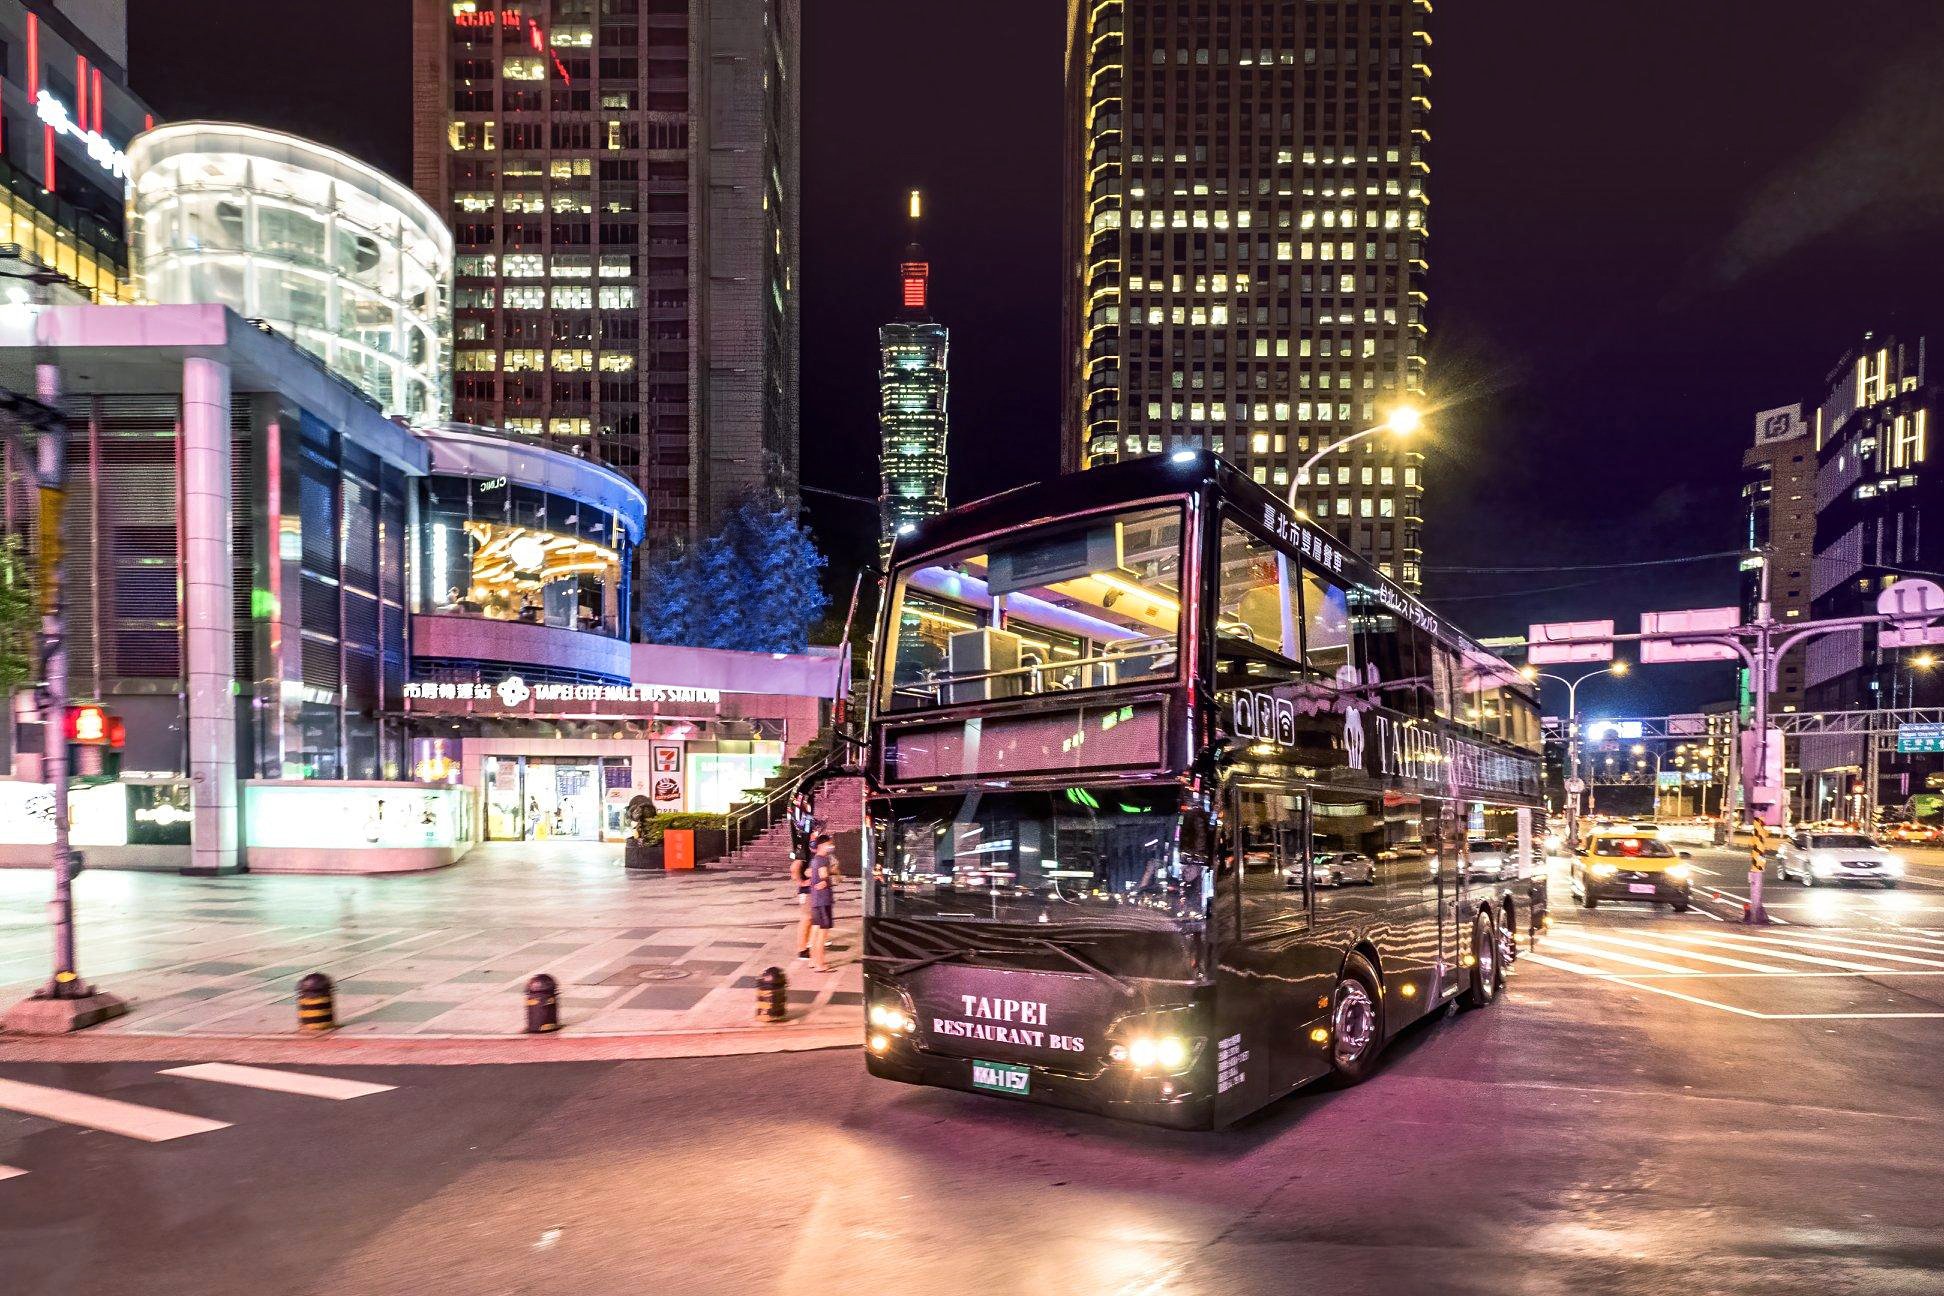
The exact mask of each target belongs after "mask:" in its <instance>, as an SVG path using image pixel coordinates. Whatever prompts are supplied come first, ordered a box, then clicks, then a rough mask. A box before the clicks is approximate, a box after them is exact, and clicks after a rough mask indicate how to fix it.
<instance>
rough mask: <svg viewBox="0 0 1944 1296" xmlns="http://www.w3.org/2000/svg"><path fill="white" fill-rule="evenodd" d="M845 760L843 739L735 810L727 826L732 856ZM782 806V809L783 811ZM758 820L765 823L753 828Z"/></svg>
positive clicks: (760, 834)
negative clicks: (807, 786)
mask: <svg viewBox="0 0 1944 1296" xmlns="http://www.w3.org/2000/svg"><path fill="white" fill-rule="evenodd" d="M842 757H843V744H842V741H841V739H840V740H838V741H836V742H833V744H832V745H831V749H830V750H829V751H828V752H825V753H824V754H823V756H821V757H820V758H818V759H817V760H816V761H814V762H812V763H811V764H810V765H808V766H806V767H805V768H803V769H802V770H799V771H798V772H797V773H796V774H794V775H792V776H791V777H790V779H789V780H788V781H787V782H784V783H781V784H779V785H777V786H776V787H773V788H771V789H770V790H769V791H768V792H767V793H765V794H764V795H763V798H762V799H761V800H760V801H757V802H754V803H753V804H751V805H747V806H744V807H743V808H742V809H741V810H732V811H731V812H730V813H729V821H728V823H727V824H725V825H724V830H725V832H726V833H727V835H728V842H727V845H728V852H729V855H730V856H732V857H733V856H734V855H735V854H736V852H737V851H740V850H741V849H742V848H743V847H744V846H745V845H747V844H749V843H750V842H752V841H754V840H756V838H758V837H760V836H762V835H763V834H764V833H766V832H768V831H769V830H770V829H771V828H772V827H774V826H775V825H776V821H777V819H778V818H779V817H780V815H783V814H788V813H789V806H790V802H791V801H792V800H794V799H795V797H796V794H797V792H798V791H800V790H801V789H802V787H803V784H804V782H805V781H806V780H808V779H810V778H812V777H813V776H816V775H819V774H822V773H824V772H825V771H827V770H829V769H830V768H831V766H833V765H835V764H837V763H839V762H840V761H841V759H842ZM778 807H781V809H780V810H779V808H778ZM758 818H760V819H761V823H760V824H755V826H754V827H753V829H752V826H751V825H752V823H753V822H754V821H755V820H757V819H758Z"/></svg>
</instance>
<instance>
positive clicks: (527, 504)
mask: <svg viewBox="0 0 1944 1296" xmlns="http://www.w3.org/2000/svg"><path fill="white" fill-rule="evenodd" d="M419 433H420V438H421V439H422V440H423V441H424V442H425V443H426V445H427V446H428V447H429V448H430V450H431V452H432V470H431V473H430V474H429V475H428V476H427V478H426V480H425V496H424V504H423V507H422V508H421V511H420V521H421V531H422V534H423V540H422V549H421V552H420V568H419V569H420V571H421V572H422V573H423V583H422V586H421V589H420V591H419V599H418V604H417V607H418V611H419V612H420V613H422V614H426V615H432V616H453V617H471V618H477V619H481V620H488V621H505V622H520V623H524V624H527V625H537V626H552V627H554V628H556V629H561V630H579V631H586V632H590V633H593V634H598V635H604V636H606V637H608V638H612V639H626V638H627V637H628V604H629V597H628V571H629V568H630V566H631V565H632V561H633V554H634V548H635V546H636V545H637V544H639V543H640V541H641V537H642V532H643V530H644V527H645V524H646V521H647V502H646V500H645V499H644V498H643V496H642V494H641V492H640V491H639V489H637V488H636V487H635V485H634V484H633V483H632V482H629V481H628V480H627V479H626V478H624V477H621V476H620V475H619V474H617V473H615V472H613V471H611V470H609V469H607V468H603V467H601V466H600V465H598V464H593V463H589V462H587V461H586V460H583V459H578V458H575V457H574V456H572V455H568V454H565V453H562V452H560V451H555V450H549V449H545V448H543V447H540V446H532V445H518V444H513V443H509V442H507V441H505V440H503V439H502V438H500V437H499V436H497V435H495V434H493V433H490V432H488V431H486V430H484V429H472V428H468V427H465V426H463V425H455V424H441V425H434V426H428V427H423V428H421V429H419Z"/></svg>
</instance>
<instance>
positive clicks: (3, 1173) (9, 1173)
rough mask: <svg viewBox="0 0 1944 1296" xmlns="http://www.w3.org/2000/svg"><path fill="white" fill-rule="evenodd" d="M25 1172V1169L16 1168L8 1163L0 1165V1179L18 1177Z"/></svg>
mask: <svg viewBox="0 0 1944 1296" xmlns="http://www.w3.org/2000/svg"><path fill="white" fill-rule="evenodd" d="M26 1173H27V1172H26V1171H25V1170H20V1169H16V1168H15V1167H13V1166H10V1165H0V1179H18V1178H20V1176H22V1175H24V1174H26Z"/></svg>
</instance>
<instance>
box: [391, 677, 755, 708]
mask: <svg viewBox="0 0 1944 1296" xmlns="http://www.w3.org/2000/svg"><path fill="white" fill-rule="evenodd" d="M405 702H406V706H407V708H408V709H410V710H413V711H421V712H447V713H453V712H456V713H462V714H480V713H484V714H488V715H522V716H546V715H613V716H642V715H660V714H677V715H682V714H696V713H697V712H696V710H695V709H696V708H709V709H713V708H715V707H718V706H720V705H721V704H722V691H721V690H720V689H712V688H696V687H693V686H691V685H686V684H554V683H531V684H530V683H528V682H527V681H526V680H524V679H522V678H521V677H520V676H518V675H507V676H505V677H503V678H501V679H498V680H494V681H490V682H489V681H486V680H459V681H452V680H436V681H435V680H423V681H419V680H415V681H413V682H411V683H409V684H407V685H405Z"/></svg>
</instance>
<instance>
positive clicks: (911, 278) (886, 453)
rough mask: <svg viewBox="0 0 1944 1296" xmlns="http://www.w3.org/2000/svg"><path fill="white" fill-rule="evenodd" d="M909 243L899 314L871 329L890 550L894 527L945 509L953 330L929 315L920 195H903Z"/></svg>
mask: <svg viewBox="0 0 1944 1296" xmlns="http://www.w3.org/2000/svg"><path fill="white" fill-rule="evenodd" d="M908 201H909V204H910V206H909V217H910V221H911V243H910V244H909V246H907V247H906V248H905V253H904V259H903V260H902V261H901V262H899V264H898V278H899V282H900V285H901V288H902V293H901V297H900V302H899V313H898V318H897V319H896V320H894V321H893V322H891V323H889V324H886V325H884V326H883V327H882V328H880V329H878V395H879V407H878V432H879V435H880V436H881V438H882V442H883V444H882V449H881V451H880V454H881V456H882V458H881V460H880V467H881V471H882V474H883V485H882V487H881V488H880V490H879V492H878V516H879V521H880V526H881V531H880V534H879V537H878V549H879V551H880V552H881V553H887V554H888V553H889V552H890V551H891V542H892V541H893V540H894V539H895V538H896V537H897V535H898V532H899V530H900V529H901V528H903V527H906V526H908V525H910V524H912V523H914V522H917V521H919V520H921V519H923V518H928V517H932V516H934V515H936V514H939V513H943V512H944V511H945V469H946V462H945V441H946V436H947V434H948V432H949V420H948V416H947V411H946V396H947V394H948V388H949V381H950V380H949V376H948V373H947V370H946V358H947V356H946V353H947V351H948V349H949V348H950V346H951V341H952V332H951V330H950V329H948V328H946V327H945V326H944V325H943V324H935V323H933V322H932V318H931V305H930V283H931V263H930V262H929V261H927V260H926V259H925V250H924V249H923V248H922V247H920V246H919V244H918V222H919V220H920V218H922V216H923V215H924V198H923V196H922V195H921V194H920V193H919V192H918V190H916V189H914V190H912V191H911V195H910V198H909V200H908Z"/></svg>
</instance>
